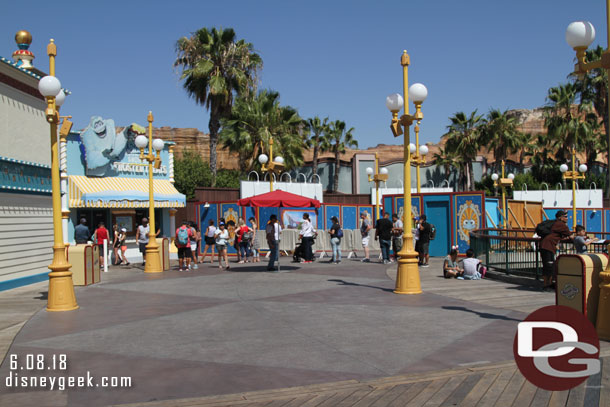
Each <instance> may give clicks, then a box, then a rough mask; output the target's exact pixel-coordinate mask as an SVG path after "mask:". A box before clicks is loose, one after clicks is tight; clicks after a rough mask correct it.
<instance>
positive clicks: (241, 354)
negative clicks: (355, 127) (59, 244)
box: [0, 257, 610, 406]
mask: <svg viewBox="0 0 610 407" xmlns="http://www.w3.org/2000/svg"><path fill="white" fill-rule="evenodd" d="M282 261H283V265H282V271H283V272H282V273H268V272H265V268H266V263H255V264H235V263H232V264H231V269H230V270H229V271H221V270H219V269H218V268H217V266H216V265H215V266H214V267H211V266H210V265H209V264H205V265H201V266H200V268H199V269H198V270H193V271H189V272H178V271H177V270H175V269H174V270H172V271H169V272H164V273H162V274H157V275H147V274H144V273H143V272H142V270H141V269H140V268H139V267H132V268H120V269H119V268H111V270H110V271H109V272H108V273H104V274H103V275H102V282H101V283H99V284H96V285H94V286H89V287H78V288H77V289H76V295H77V300H78V303H79V305H80V309H79V310H77V311H74V312H62V313H50V312H46V311H45V310H44V309H43V308H44V306H45V305H46V290H47V283H46V282H45V283H39V284H36V285H32V286H28V287H22V288H18V289H14V290H11V291H7V292H2V293H0V323H1V325H0V329H1V331H0V351H1V352H3V355H4V354H6V357H5V358H4V361H3V363H2V366H1V367H0V376H1V377H2V378H3V381H2V387H1V391H0V405H2V406H4V405H7V406H9V405H10V406H85V405H86V406H103V405H122V404H130V403H131V404H134V405H139V406H153V405H154V406H212V405H214V406H221V405H223V406H224V405H256V406H263V405H267V406H270V405H273V406H301V405H311V406H317V405H326V406H335V405H378V406H385V405H433V406H436V405H473V406H474V405H477V403H479V405H499V406H500V405H501V406H505V405H517V406H521V405H530V402H532V405H603V404H600V403H601V402H602V401H604V400H606V399H604V397H609V396H610V385H609V384H608V380H609V377H610V372H609V368H610V361H609V359H608V358H605V356H607V355H610V353H609V352H608V350H609V349H607V346H606V345H607V344H605V343H604V345H603V346H602V356H604V358H603V359H602V362H603V367H602V374H601V375H596V376H592V377H591V378H590V379H589V381H588V382H587V383H588V384H583V385H581V386H579V387H578V388H576V389H574V390H572V391H571V392H557V393H550V392H545V391H542V390H540V389H536V388H535V387H534V386H532V385H530V384H529V383H528V382H526V381H525V380H524V379H523V376H521V374H520V373H519V372H518V370H516V367H515V364H514V362H513V354H512V343H513V338H514V335H515V332H516V326H517V323H518V322H519V321H521V320H522V319H523V318H525V317H526V316H527V314H528V313H529V312H531V311H533V310H535V309H537V308H540V307H542V306H545V305H550V304H553V303H554V295H553V294H552V293H545V292H542V291H540V290H538V289H535V288H529V287H525V286H523V285H516V284H511V283H507V282H500V281H496V280H489V279H486V280H480V281H460V280H445V279H443V278H442V274H441V262H442V260H441V259H433V260H432V261H431V266H430V267H429V268H420V274H421V281H422V289H423V293H422V294H420V295H397V294H394V293H393V292H392V290H393V288H394V279H395V274H396V265H387V266H385V265H383V264H378V263H368V264H367V263H361V262H360V261H359V260H358V259H344V260H343V262H342V263H341V264H340V265H333V264H328V263H326V262H323V261H318V262H315V263H313V264H296V263H289V262H288V260H287V258H285V257H283V258H282ZM27 354H30V355H46V358H47V359H46V360H49V359H50V358H52V357H53V355H61V354H65V355H66V359H67V370H66V371H58V370H53V369H49V370H48V372H45V371H43V372H40V371H39V372H31V371H27V369H26V370H17V371H15V370H11V367H10V360H9V359H10V355H17V357H18V360H19V361H20V362H19V363H23V365H25V360H26V359H27V356H26V355H27ZM13 357H14V356H13ZM22 361H23V362H22ZM606 361H608V362H607V363H604V362H606ZM87 372H89V374H90V375H91V376H93V377H94V378H95V379H96V380H98V379H99V378H100V377H105V376H107V377H112V376H117V377H123V376H126V377H130V378H131V381H132V384H131V387H129V388H101V387H95V386H94V387H93V388H82V389H69V390H65V391H58V390H53V391H51V390H48V389H32V388H20V387H17V388H15V387H13V388H10V389H7V387H6V382H5V378H6V377H7V376H9V375H10V374H11V373H13V374H19V375H23V376H36V375H48V376H62V375H71V376H80V375H83V376H87ZM596 381H597V382H596ZM592 383H593V384H592ZM98 384H99V383H98ZM513 403H514V404H513ZM605 405H608V403H606V404H605Z"/></svg>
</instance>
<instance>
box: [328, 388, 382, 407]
mask: <svg viewBox="0 0 610 407" xmlns="http://www.w3.org/2000/svg"><path fill="white" fill-rule="evenodd" d="M372 391H373V389H372V388H370V387H367V388H365V389H362V390H358V391H355V392H353V393H352V394H350V395H349V396H348V397H346V398H344V399H343V400H341V401H340V402H338V403H337V404H335V407H352V406H353V405H354V403H356V402H358V401H359V400H360V399H362V398H363V397H365V396H366V395H367V394H369V393H370V392H372Z"/></svg>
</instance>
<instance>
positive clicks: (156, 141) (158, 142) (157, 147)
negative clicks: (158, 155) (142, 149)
mask: <svg viewBox="0 0 610 407" xmlns="http://www.w3.org/2000/svg"><path fill="white" fill-rule="evenodd" d="M152 147H153V148H154V149H155V150H156V151H161V150H163V147H165V142H164V141H163V140H161V139H160V138H156V139H154V140H153V143H152Z"/></svg>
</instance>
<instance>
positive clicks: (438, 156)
mask: <svg viewBox="0 0 610 407" xmlns="http://www.w3.org/2000/svg"><path fill="white" fill-rule="evenodd" d="M432 159H433V162H434V164H435V165H437V166H442V167H443V169H444V171H445V177H446V179H447V181H449V176H450V175H451V173H452V171H451V168H452V167H453V168H455V169H456V170H457V171H458V183H459V177H460V175H461V173H462V168H461V166H460V161H459V160H457V155H456V153H455V151H452V150H448V149H447V146H445V148H442V147H441V148H440V149H439V152H438V153H434V155H433V157H432Z"/></svg>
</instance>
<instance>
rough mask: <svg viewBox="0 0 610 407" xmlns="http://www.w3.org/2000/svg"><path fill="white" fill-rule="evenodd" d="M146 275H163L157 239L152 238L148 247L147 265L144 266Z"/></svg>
mask: <svg viewBox="0 0 610 407" xmlns="http://www.w3.org/2000/svg"><path fill="white" fill-rule="evenodd" d="M144 272H145V273H162V272H163V267H161V257H160V256H159V245H158V244H157V239H155V238H154V237H153V238H150V240H149V241H148V245H147V246H146V265H145V266H144Z"/></svg>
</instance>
